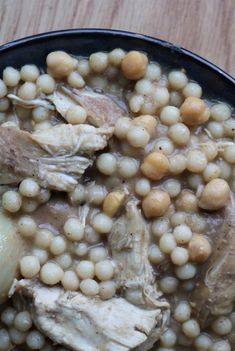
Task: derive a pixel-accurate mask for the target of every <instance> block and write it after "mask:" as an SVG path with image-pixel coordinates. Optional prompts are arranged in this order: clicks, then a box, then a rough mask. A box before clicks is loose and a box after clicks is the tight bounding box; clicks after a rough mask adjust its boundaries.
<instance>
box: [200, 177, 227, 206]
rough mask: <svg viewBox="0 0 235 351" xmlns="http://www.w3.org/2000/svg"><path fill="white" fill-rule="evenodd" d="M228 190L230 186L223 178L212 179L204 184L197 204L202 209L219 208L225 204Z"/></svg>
mask: <svg viewBox="0 0 235 351" xmlns="http://www.w3.org/2000/svg"><path fill="white" fill-rule="evenodd" d="M229 192H230V188H229V185H228V183H227V182H226V181H225V180H223V179H221V178H216V179H213V180H211V181H210V182H209V183H207V185H206V186H205V188H204V190H203V192H202V195H201V197H200V200H199V202H198V205H199V207H201V208H203V209H204V210H211V211H216V210H219V209H221V208H223V207H224V206H225V205H226V203H227V201H228V198H229Z"/></svg>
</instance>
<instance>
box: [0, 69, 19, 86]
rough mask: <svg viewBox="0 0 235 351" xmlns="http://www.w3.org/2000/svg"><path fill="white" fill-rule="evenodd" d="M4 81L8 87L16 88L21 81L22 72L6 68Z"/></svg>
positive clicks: (3, 75) (3, 74)
mask: <svg viewBox="0 0 235 351" xmlns="http://www.w3.org/2000/svg"><path fill="white" fill-rule="evenodd" d="M2 77H3V81H4V83H5V84H6V86H8V87H16V86H17V85H18V83H19V81H20V72H19V71H18V70H17V69H15V68H13V67H10V66H8V67H6V68H5V69H4V70H3V73H2Z"/></svg>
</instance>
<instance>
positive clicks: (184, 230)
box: [173, 224, 192, 245]
mask: <svg viewBox="0 0 235 351" xmlns="http://www.w3.org/2000/svg"><path fill="white" fill-rule="evenodd" d="M173 235H174V237H175V240H176V242H177V244H179V245H184V244H187V243H188V242H189V241H190V240H191V238H192V231H191V229H190V227H189V226H187V225H186V224H180V225H178V226H176V227H175V228H174V230H173Z"/></svg>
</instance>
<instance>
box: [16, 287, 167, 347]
mask: <svg viewBox="0 0 235 351" xmlns="http://www.w3.org/2000/svg"><path fill="white" fill-rule="evenodd" d="M15 300H16V302H17V303H18V304H19V305H20V306H21V307H22V305H23V306H24V307H25V308H26V309H28V310H29V311H30V312H31V315H32V318H33V321H34V323H35V324H36V326H37V327H38V328H39V329H40V330H41V331H42V332H43V333H44V334H45V335H47V336H48V337H49V338H51V339H52V340H53V341H54V342H56V343H59V344H61V345H64V346H67V347H70V348H71V349H72V350H76V351H101V350H104V351H128V350H131V349H133V348H135V347H138V346H139V345H144V343H145V341H146V340H147V339H148V336H149V335H150V334H151V333H152V331H153V330H155V331H156V330H158V334H159V335H160V334H161V333H162V328H161V325H162V318H163V316H162V313H161V310H160V309H159V308H158V309H156V308H155V309H148V310H147V309H142V308H140V307H137V306H135V305H132V304H131V303H129V302H128V301H126V300H125V299H123V298H121V297H114V298H112V299H110V300H106V301H102V300H101V299H100V298H99V297H95V298H89V297H86V296H84V295H83V294H81V293H80V292H65V291H64V290H63V289H62V288H59V287H53V288H52V287H50V288H47V287H45V286H43V285H42V284H41V283H39V282H36V281H30V280H22V281H20V282H19V283H18V286H17V287H16V293H15ZM141 350H142V348H141Z"/></svg>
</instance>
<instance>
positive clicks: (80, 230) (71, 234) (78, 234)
mask: <svg viewBox="0 0 235 351" xmlns="http://www.w3.org/2000/svg"><path fill="white" fill-rule="evenodd" d="M64 233H65V236H66V238H67V239H69V240H71V241H80V240H81V239H82V238H83V237H84V226H83V224H82V223H81V222H80V220H79V219H78V218H74V217H71V218H69V219H67V221H66V222H65V224H64Z"/></svg>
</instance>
